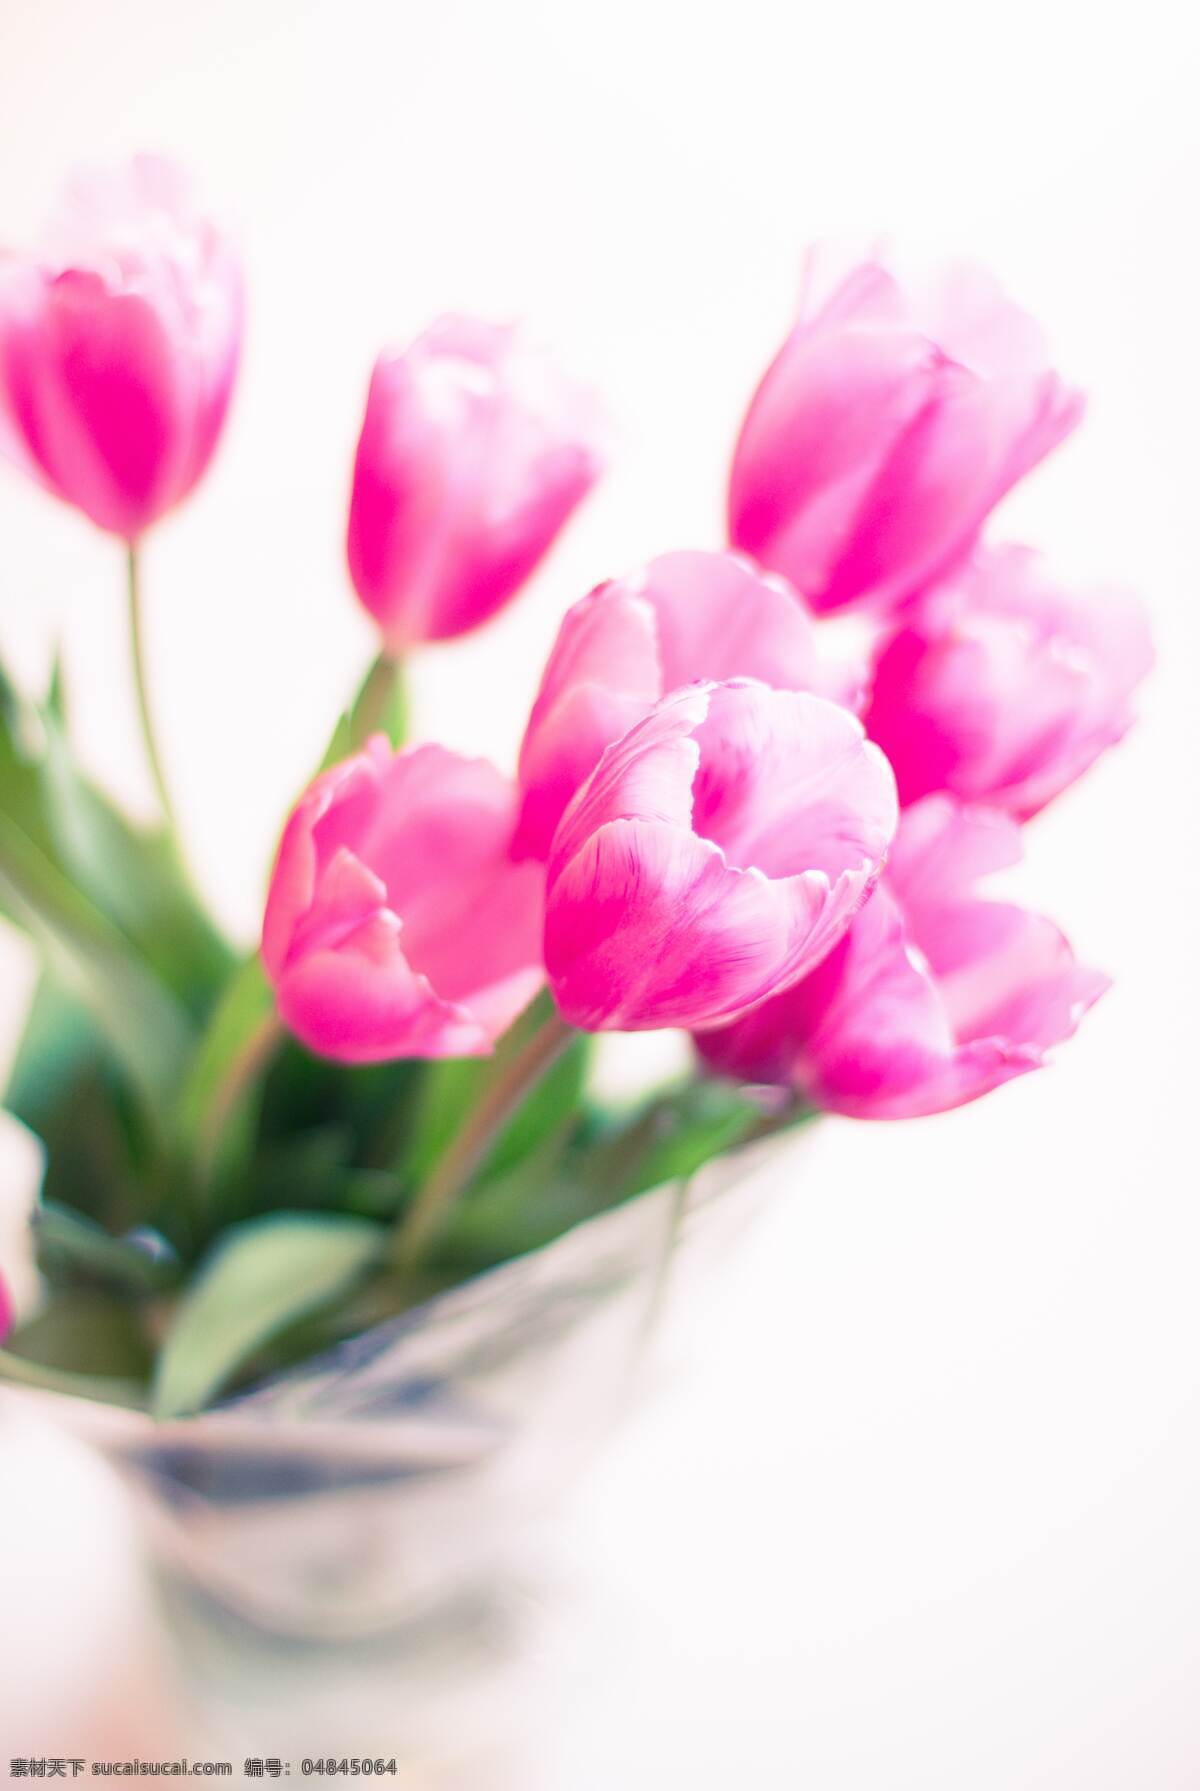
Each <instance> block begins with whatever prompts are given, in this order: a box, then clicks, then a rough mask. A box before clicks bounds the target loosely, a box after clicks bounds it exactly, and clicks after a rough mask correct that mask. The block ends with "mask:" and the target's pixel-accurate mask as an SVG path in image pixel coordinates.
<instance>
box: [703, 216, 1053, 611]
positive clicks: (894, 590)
mask: <svg viewBox="0 0 1200 1791" xmlns="http://www.w3.org/2000/svg"><path fill="white" fill-rule="evenodd" d="M1082 411H1083V400H1082V397H1081V396H1080V394H1079V393H1077V392H1074V391H1071V390H1070V389H1069V388H1067V387H1066V386H1064V385H1063V384H1062V383H1061V381H1060V380H1059V378H1058V376H1057V375H1056V374H1055V373H1054V372H1053V370H1052V369H1051V368H1050V366H1049V364H1048V362H1047V359H1046V352H1045V348H1044V345H1043V343H1042V339H1041V335H1040V333H1039V331H1038V330H1037V328H1036V326H1035V325H1034V323H1033V320H1032V319H1031V318H1030V317H1028V316H1027V315H1026V314H1025V313H1024V312H1023V311H1021V310H1019V309H1018V308H1017V306H1015V305H1014V304H1012V303H1011V302H1010V301H1009V300H1008V299H1007V298H1006V297H1005V296H1004V294H1003V293H1002V292H1001V290H1000V289H999V287H998V286H997V285H996V284H995V283H994V282H993V281H992V280H991V279H990V277H989V276H988V275H986V274H985V273H983V272H982V271H981V270H977V269H973V268H970V267H954V268H949V269H947V270H945V272H944V273H943V274H942V275H941V276H940V277H939V278H938V279H937V280H936V281H935V282H934V283H933V285H932V287H931V288H930V290H928V291H920V290H917V289H916V288H909V287H906V286H903V285H902V284H901V282H900V280H899V279H898V278H897V277H896V275H895V274H894V273H893V272H892V271H890V269H889V268H887V267H886V266H884V265H883V264H882V263H880V262H879V261H876V260H865V261H863V262H861V263H859V264H858V265H857V266H851V267H849V268H847V269H845V270H844V271H843V272H842V273H841V275H840V277H839V275H838V273H837V271H836V269H835V267H834V265H833V258H832V257H831V255H830V253H829V251H828V250H826V251H824V252H819V251H815V252H813V253H812V254H811V255H810V257H809V260H808V263H807V267H806V273H805V281H804V287H803V293H802V301H801V308H800V317H799V320H798V322H797V324H796V326H795V328H794V329H793V331H792V333H791V335H790V336H789V337H788V338H787V341H786V342H785V343H784V345H783V347H782V348H781V349H780V351H779V353H778V355H777V356H776V357H775V360H774V361H773V362H772V363H771V366H770V367H769V368H768V369H767V372H766V374H765V375H764V377H763V380H762V383H761V384H760V386H759V388H758V390H757V392H756V393H755V395H754V398H753V400H752V402H751V405H750V409H749V411H748V412H747V415H746V419H745V422H744V423H743V425H742V430H741V434H740V436H739V438H738V442H737V447H736V449H735V452H734V459H733V469H732V473H731V477H730V486H729V535H730V540H731V541H732V542H733V544H734V546H735V547H740V548H743V549H744V550H745V551H746V552H747V553H750V554H753V555H754V557H755V558H756V559H757V560H760V561H761V562H762V563H763V565H765V566H770V567H771V568H772V569H773V570H774V571H776V572H782V573H783V574H784V575H785V576H786V577H788V578H789V579H791V581H792V583H793V584H794V585H795V586H796V588H797V590H799V591H801V592H802V593H803V595H804V596H805V598H806V599H807V600H808V602H809V603H810V604H811V605H812V607H813V608H814V609H816V610H821V611H827V610H838V609H843V608H845V607H846V606H848V605H851V604H862V605H867V604H869V605H870V606H871V607H872V608H874V609H876V610H882V609H887V608H889V607H892V606H894V605H895V604H897V603H898V602H900V601H901V600H902V599H904V598H907V597H908V596H910V595H911V594H912V593H913V592H914V591H917V590H920V589H922V588H923V587H924V586H926V585H928V584H929V583H930V582H931V581H932V580H933V579H934V578H936V577H938V576H940V575H941V574H943V573H944V572H946V571H947V570H948V569H949V568H950V567H951V566H953V565H954V563H955V562H956V561H957V560H958V559H959V558H960V557H961V556H962V555H963V554H964V553H966V552H967V551H968V550H969V548H970V547H971V545H972V543H973V542H974V539H975V537H976V535H977V533H978V531H979V528H980V525H981V524H982V523H983V521H984V519H985V518H986V516H987V515H988V513H989V511H990V510H992V509H993V507H994V506H995V504H996V503H997V502H998V500H999V499H1000V498H1001V497H1002V496H1003V495H1004V493H1005V492H1006V491H1007V490H1008V488H1009V487H1010V486H1011V485H1013V484H1014V483H1015V482H1016V480H1018V479H1019V478H1020V477H1021V476H1022V474H1024V473H1027V472H1028V471H1029V469H1030V468H1031V467H1033V466H1035V465H1036V464H1037V462H1038V461H1039V460H1041V459H1042V458H1043V457H1044V456H1045V455H1046V454H1048V453H1049V451H1050V450H1051V449H1052V448H1054V447H1055V446H1057V444H1058V443H1059V442H1060V441H1062V439H1063V437H1064V436H1066V435H1067V434H1068V433H1069V432H1070V431H1071V429H1073V428H1074V426H1075V424H1076V423H1077V422H1078V420H1079V418H1080V416H1081V414H1082Z"/></svg>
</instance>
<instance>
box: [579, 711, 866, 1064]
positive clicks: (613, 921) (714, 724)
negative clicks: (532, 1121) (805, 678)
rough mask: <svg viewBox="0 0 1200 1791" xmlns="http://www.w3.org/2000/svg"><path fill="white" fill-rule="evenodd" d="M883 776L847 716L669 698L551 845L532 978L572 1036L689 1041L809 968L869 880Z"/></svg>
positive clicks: (638, 727)
mask: <svg viewBox="0 0 1200 1791" xmlns="http://www.w3.org/2000/svg"><path fill="white" fill-rule="evenodd" d="M895 824H896V797H895V787H894V783H893V779H892V774H891V771H890V769H889V768H888V765H887V762H886V761H885V759H884V758H883V755H882V754H881V753H880V752H878V751H877V749H876V748H875V747H873V746H871V745H870V744H869V743H868V742H867V741H866V740H865V739H864V736H863V730H862V727H861V725H860V724H859V723H858V721H856V720H855V718H854V716H852V715H851V714H850V713H849V712H848V711H847V710H845V709H841V708H839V707H837V705H835V704H833V703H830V702H827V701H825V700H824V699H823V698H821V697H816V696H811V695H806V694H800V693H797V692H794V691H780V690H769V689H767V688H766V686H765V685H762V684H756V683H754V682H752V681H750V680H747V679H734V680H731V681H730V682H728V683H724V684H694V685H691V686H690V687H688V688H687V689H686V690H682V691H676V692H675V693H674V694H673V695H671V696H668V697H667V698H665V699H664V701H663V702H661V703H659V705H658V706H657V708H655V709H654V710H653V711H652V712H651V713H650V714H649V715H648V716H647V717H646V718H645V719H644V720H642V721H639V722H637V723H636V724H635V725H634V727H632V728H631V729H630V731H629V732H628V733H627V734H625V735H624V736H623V737H622V738H621V739H620V740H619V741H617V742H616V744H615V745H612V746H610V747H608V748H607V749H606V750H605V752H604V754H603V756H602V757H601V759H600V763H599V764H598V765H597V767H596V769H595V771H594V772H593V773H592V775H591V777H590V778H589V779H588V781H587V783H586V784H585V785H584V786H583V788H582V789H581V790H580V792H579V794H578V795H577V796H576V797H575V799H574V801H573V802H572V803H571V805H570V807H569V808H568V809H567V811H566V813H565V815H564V816H563V818H562V821H561V823H560V824H559V828H558V832H557V833H556V834H555V837H554V845H553V849H552V852H551V857H550V863H549V867H548V872H547V886H546V936H545V955H546V969H547V974H548V976H549V980H550V986H551V989H552V991H553V994H554V998H555V1000H556V1001H557V1003H558V1006H559V1009H560V1010H561V1012H562V1013H563V1015H564V1016H565V1018H566V1019H567V1020H569V1021H570V1022H571V1023H572V1024H573V1025H575V1026H582V1027H585V1028H586V1029H588V1030H589V1031H606V1030H616V1031H626V1032H631V1031H638V1030H641V1029H644V1028H652V1027H660V1026H687V1027H705V1026H711V1025H716V1024H718V1023H720V1022H723V1021H726V1020H730V1019H733V1018H734V1017H736V1016H737V1015H739V1014H740V1013H742V1012H744V1011H745V1010H746V1009H748V1008H750V1007H752V1006H754V1004H755V1003H756V1002H759V1001H762V1000H764V999H765V998H766V997H767V996H768V995H770V994H772V993H773V992H774V991H775V990H777V989H780V988H785V987H786V986H787V985H788V984H789V983H791V982H794V981H795V980H796V979H797V978H798V977H800V976H803V975H804V973H805V972H806V971H807V970H810V969H811V968H812V967H813V965H814V964H816V963H817V962H818V961H819V960H820V959H821V958H822V957H823V956H824V955H825V953H826V952H827V951H829V950H830V948H831V947H832V946H833V945H834V944H836V942H837V940H838V939H839V938H840V937H841V935H842V933H843V932H844V931H845V929H846V928H847V926H848V925H849V924H850V921H851V919H852V917H853V915H854V912H855V910H856V909H857V908H858V906H859V904H860V903H861V902H862V901H863V900H864V898H865V896H866V894H867V892H868V891H869V889H870V887H871V885H872V883H873V881H874V879H875V878H876V877H877V876H878V874H879V868H880V864H881V861H882V859H883V855H884V853H885V851H886V849H887V845H888V841H889V840H890V839H891V836H892V832H893V830H894V828H895Z"/></svg>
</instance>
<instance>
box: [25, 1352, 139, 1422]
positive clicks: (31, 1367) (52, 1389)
mask: <svg viewBox="0 0 1200 1791" xmlns="http://www.w3.org/2000/svg"><path fill="white" fill-rule="evenodd" d="M0 1381H8V1382H9V1383H10V1385H12V1386H16V1387H33V1388H36V1389H37V1390H38V1391H39V1392H42V1393H63V1394H66V1395H67V1396H68V1397H69V1398H71V1399H90V1400H94V1401H96V1402H97V1403H99V1404H100V1405H120V1406H127V1407H130V1408H132V1409H133V1410H135V1411H136V1410H139V1409H140V1408H141V1407H142V1406H144V1405H145V1403H146V1400H145V1389H144V1387H143V1386H142V1383H141V1382H140V1381H136V1380H129V1379H122V1378H120V1377H114V1376H111V1375H104V1374H76V1373H73V1372H72V1371H71V1370H70V1369H65V1368H48V1367H47V1366H46V1365H45V1364H44V1363H42V1362H27V1361H26V1360H25V1358H24V1357H23V1356H17V1355H14V1354H13V1353H12V1351H11V1350H4V1349H0Z"/></svg>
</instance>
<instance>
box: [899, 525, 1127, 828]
mask: <svg viewBox="0 0 1200 1791" xmlns="http://www.w3.org/2000/svg"><path fill="white" fill-rule="evenodd" d="M1152 658H1153V654H1152V649H1151V645H1150V639H1149V632H1148V629H1147V626H1146V621H1145V617H1144V615H1143V613H1142V610H1141V608H1140V606H1139V605H1138V604H1137V603H1136V602H1135V601H1134V600H1133V599H1132V598H1130V597H1128V596H1127V595H1125V594H1124V593H1122V592H1114V591H1104V590H1101V591H1089V592H1081V593H1075V592H1070V591H1067V590H1065V589H1063V588H1062V587H1061V586H1060V585H1058V584H1057V583H1056V582H1055V581H1054V580H1053V579H1052V578H1051V577H1050V576H1049V574H1048V573H1047V571H1046V569H1045V567H1044V566H1043V564H1042V562H1041V561H1040V560H1039V559H1038V558H1037V556H1036V555H1034V554H1031V553H1030V552H1028V550H1026V549H1023V548H1015V547H1009V548H1003V549H992V550H990V551H987V552H981V553H979V554H978V555H976V557H975V559H974V560H973V561H972V562H971V563H970V564H969V565H967V566H965V567H964V568H962V569H961V571H960V572H959V573H958V574H957V575H956V577H955V578H953V579H951V580H950V581H948V582H947V583H946V584H945V585H944V586H941V587H939V588H938V589H936V590H935V591H931V592H930V593H928V595H927V596H926V598H925V599H924V600H923V602H922V603H921V605H920V606H919V608H918V609H917V610H916V611H915V613H914V615H913V616H912V618H911V619H910V620H909V622H908V623H907V625H906V626H905V628H903V629H902V630H901V631H900V632H899V633H897V634H896V635H895V636H893V638H892V639H891V640H890V641H889V642H887V643H886V644H885V646H884V647H883V649H882V651H881V652H880V654H879V656H878V659H877V662H876V665H875V669H874V673H873V678H872V688H871V697H870V704H869V708H868V712H867V724H868V728H869V731H870V733H871V735H872V737H873V738H874V739H876V740H878V741H879V743H880V745H881V746H882V747H883V748H884V750H885V752H886V753H887V754H888V757H889V758H890V759H891V761H892V763H893V765H894V767H895V770H896V778H897V782H898V783H899V786H900V793H901V798H902V800H903V801H905V802H906V803H911V802H916V801H918V800H919V799H920V798H921V797H922V796H925V795H928V794H929V793H931V792H933V791H937V790H947V791H949V792H951V793H952V794H954V795H955V796H957V797H959V798H961V799H962V800H963V801H968V802H987V803H990V804H993V805H995V806H998V807H1001V808H1004V809H1006V810H1007V811H1008V812H1009V813H1010V814H1013V815H1015V816H1016V817H1017V818H1018V819H1021V820H1024V819H1027V818H1028V817H1029V816H1030V815H1032V814H1035V813H1036V812H1037V811H1038V810H1039V809H1041V808H1043V807H1044V806H1045V804H1046V803H1047V802H1049V801H1051V800H1052V799H1053V797H1055V796H1056V795H1058V794H1059V793H1060V792H1061V791H1062V790H1064V789H1065V788H1066V787H1067V786H1068V785H1069V784H1071V783H1072V782H1073V781H1074V780H1075V779H1076V778H1077V777H1079V776H1080V775H1081V774H1082V773H1083V772H1084V771H1086V770H1087V768H1088V767H1089V766H1090V765H1091V764H1092V763H1093V762H1094V760H1095V759H1096V758H1097V757H1098V756H1099V754H1100V753H1101V752H1103V751H1104V749H1105V748H1106V747H1108V746H1111V745H1112V744H1113V743H1114V742H1115V741H1117V740H1119V739H1120V738H1121V737H1122V735H1123V734H1124V733H1125V731H1126V729H1127V728H1128V727H1129V725H1130V722H1131V720H1132V716H1133V708H1132V700H1131V699H1132V694H1133V691H1134V689H1135V687H1136V685H1137V683H1138V682H1139V680H1140V679H1141V678H1142V677H1143V676H1144V675H1145V673H1146V671H1147V670H1148V669H1149V666H1150V663H1151V660H1152Z"/></svg>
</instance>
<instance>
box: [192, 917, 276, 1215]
mask: <svg viewBox="0 0 1200 1791" xmlns="http://www.w3.org/2000/svg"><path fill="white" fill-rule="evenodd" d="M277 1031H278V1029H277V1026H276V1021H275V997H274V993H273V991H272V989H271V986H270V984H269V983H268V981H267V978H266V973H265V972H264V970H263V967H262V960H261V959H260V958H259V956H258V953H257V952H255V954H254V955H253V957H251V958H248V959H247V960H246V962H245V963H244V964H242V965H241V966H240V967H239V968H238V969H237V970H236V971H235V972H234V974H233V975H232V976H231V977H230V979H229V981H228V983H227V985H226V987H225V990H224V992H223V994H222V996H221V999H220V1000H219V1002H218V1003H217V1006H216V1009H215V1011H214V1013H213V1015H212V1017H211V1019H210V1020H209V1023H208V1026H207V1029H206V1030H205V1032H204V1035H203V1037H202V1038H201V1040H200V1043H199V1044H198V1045H197V1047H196V1050H195V1052H194V1054H193V1056H192V1059H191V1062H190V1063H189V1065H188V1069H187V1074H186V1076H185V1078H184V1084H183V1089H182V1092H181V1095H180V1101H179V1110H178V1130H179V1138H180V1143H181V1145H182V1148H183V1150H184V1152H185V1154H186V1156H187V1157H188V1158H189V1160H191V1161H192V1162H193V1163H194V1164H195V1165H196V1167H197V1169H198V1172H199V1179H200V1180H201V1182H202V1183H204V1184H205V1185H206V1186H207V1185H209V1184H211V1183H212V1182H213V1181H215V1180H216V1179H217V1178H218V1177H228V1176H230V1175H232V1174H233V1173H234V1172H235V1171H236V1169H237V1168H238V1167H239V1166H240V1165H242V1164H244V1163H245V1161H246V1159H247V1158H248V1156H249V1154H250V1150H251V1148H252V1145H253V1134H254V1123H255V1119H256V1117H257V1113H258V1108H259V1104H260V1101H261V1094H262V1081H263V1077H264V1075H265V1073H266V1070H267V1067H268V1064H269V1061H270V1056H271V1048H272V1046H273V1045H274V1043H275V1041H276V1038H277Z"/></svg>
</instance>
